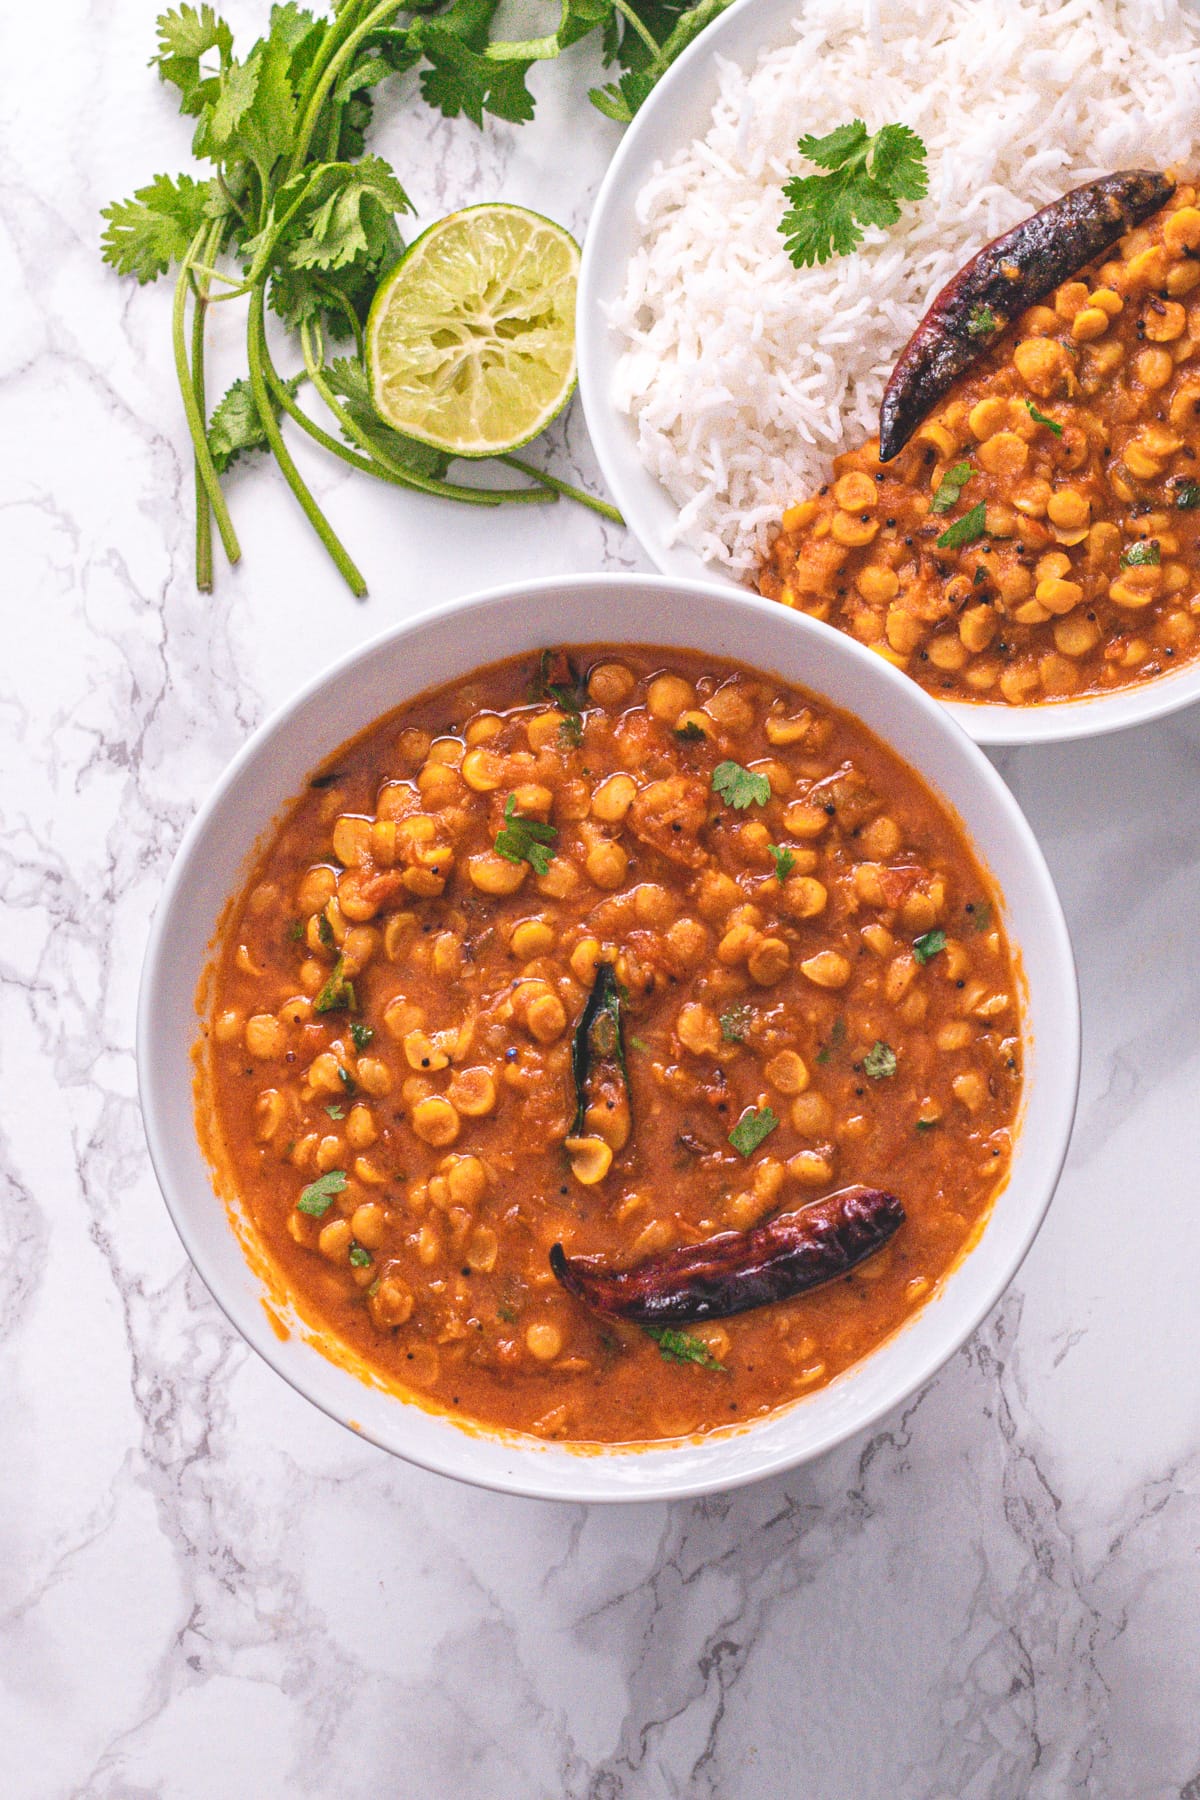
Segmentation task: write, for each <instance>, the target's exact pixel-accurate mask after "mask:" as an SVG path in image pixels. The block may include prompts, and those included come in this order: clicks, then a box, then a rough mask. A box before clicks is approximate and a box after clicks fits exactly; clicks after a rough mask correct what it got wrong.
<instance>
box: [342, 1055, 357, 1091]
mask: <svg viewBox="0 0 1200 1800" xmlns="http://www.w3.org/2000/svg"><path fill="white" fill-rule="evenodd" d="M338 1080H339V1081H340V1082H341V1084H342V1086H343V1087H344V1088H345V1090H346V1094H347V1096H348V1097H349V1098H351V1099H352V1098H353V1097H354V1095H355V1094H357V1092H358V1083H357V1082H356V1081H355V1079H354V1077H353V1075H352V1074H351V1073H350V1071H349V1069H348V1068H347V1067H346V1066H345V1064H344V1063H339V1064H338Z"/></svg>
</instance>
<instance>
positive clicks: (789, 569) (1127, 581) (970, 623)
mask: <svg viewBox="0 0 1200 1800" xmlns="http://www.w3.org/2000/svg"><path fill="white" fill-rule="evenodd" d="M1164 198H1165V204H1163V201H1164ZM1197 198H1198V196H1197V190H1196V188H1195V187H1194V186H1192V185H1190V184H1188V185H1179V186H1176V185H1175V184H1174V182H1173V181H1172V180H1171V179H1170V178H1168V177H1165V176H1160V175H1157V174H1154V173H1153V172H1146V171H1130V172H1127V173H1125V174H1123V175H1117V176H1110V177H1106V178H1104V180H1103V181H1099V182H1095V183H1092V184H1090V185H1089V186H1088V187H1086V188H1081V189H1076V190H1075V191H1074V192H1073V193H1072V194H1068V195H1066V196H1064V198H1063V199H1062V200H1061V201H1059V202H1056V203H1055V204H1054V206H1052V207H1048V208H1046V209H1044V211H1043V212H1042V213H1040V214H1037V215H1035V216H1034V217H1033V218H1032V219H1029V220H1026V221H1025V222H1024V223H1023V225H1021V226H1018V227H1017V228H1016V230H1015V231H1014V232H1012V233H1010V234H1008V236H1007V237H1006V238H1004V239H999V240H997V241H996V244H995V245H993V246H988V247H987V248H986V249H985V250H984V251H983V252H982V253H981V255H980V257H978V258H976V259H975V261H974V262H973V263H972V264H969V265H968V266H967V268H966V269H965V270H963V271H962V272H961V273H960V275H959V276H958V277H957V278H956V279H955V281H954V282H952V283H951V284H950V286H949V287H947V288H946V289H945V290H944V291H943V293H942V294H941V295H939V296H938V299H937V301H935V303H934V306H933V307H932V308H931V310H930V313H929V314H928V315H927V317H926V320H925V321H924V322H923V324H922V326H921V327H920V328H919V330H918V332H917V333H916V334H915V336H914V338H913V340H912V342H911V343H910V345H909V346H908V348H907V349H906V351H905V353H904V355H903V356H902V357H901V359H900V362H899V364H898V365H897V368H896V372H895V374H894V375H893V377H892V380H891V382H890V383H889V387H888V392H887V394H886V395H885V397H884V404H883V409H882V414H881V420H882V432H883V439H884V442H883V445H882V456H883V458H884V460H882V461H881V445H880V440H879V439H877V438H876V439H872V440H870V441H869V442H868V443H866V444H864V445H863V446H862V447H861V448H860V449H856V450H852V451H850V452H848V453H847V454H845V455H843V456H841V457H839V458H837V460H836V462H835V464H834V471H833V479H832V481H831V482H830V483H829V484H828V485H827V486H825V487H823V488H822V489H821V491H820V493H819V494H817V495H815V496H814V497H813V498H811V499H808V500H804V501H801V502H800V503H799V504H797V505H795V506H793V507H791V508H790V509H789V510H788V511H787V512H786V513H785V515H784V519H783V529H782V531H781V533H780V535H779V537H778V538H777V540H776V542H775V544H774V545H773V547H772V550H771V553H770V555H769V557H768V559H767V561H766V563H765V564H764V566H763V569H762V571H761V573H760V577H759V587H760V589H761V591H762V592H763V593H764V594H766V595H768V596H769V597H771V598H772V599H776V600H781V601H783V602H784V603H785V604H786V605H789V606H796V607H799V608H800V609H801V610H802V611H804V612H807V613H809V614H810V615H812V616H813V617H815V618H819V619H825V620H829V621H830V622H831V623H833V624H835V625H837V626H839V627H840V628H841V629H842V630H844V631H846V632H848V633H849V634H850V635H851V636H853V637H856V638H858V639H859V640H860V642H862V643H866V644H869V645H870V646H871V647H872V648H873V649H875V650H877V651H878V652H879V653H880V654H881V655H883V656H885V657H886V658H887V659H888V661H890V662H892V663H894V664H895V665H896V666H897V667H899V668H902V669H904V670H905V671H906V672H907V673H908V674H909V675H911V676H913V677H914V678H915V679H916V680H917V681H919V682H920V684H921V685H922V686H923V687H925V688H927V689H928V690H929V691H930V692H932V693H934V694H936V695H938V696H939V697H941V698H943V699H951V700H960V701H993V702H1000V703H1006V704H1008V705H1011V706H1025V705H1030V704H1035V703H1038V702H1041V701H1047V700H1064V699H1069V698H1071V697H1073V696H1077V695H1079V696H1082V695H1088V694H1105V693H1110V692H1112V691H1113V690H1115V689H1119V688H1122V687H1127V686H1129V685H1130V684H1131V683H1135V682H1141V681H1144V680H1147V679H1149V678H1150V677H1153V676H1157V675H1161V674H1163V673H1164V672H1166V671H1168V670H1169V669H1171V668H1172V667H1174V666H1176V665H1177V664H1178V663H1180V662H1182V661H1184V660H1185V659H1188V658H1191V657H1194V656H1195V655H1196V652H1197V648H1198V647H1200V205H1198V204H1197ZM1151 209H1153V210H1151ZM1147 215H1148V216H1147ZM1135 221H1136V222H1135ZM1127 227H1129V228H1128V229H1126V228H1127ZM1106 240H1107V242H1108V247H1107V249H1106V251H1105V253H1104V254H1102V255H1099V256H1095V257H1094V258H1092V259H1091V260H1087V257H1088V254H1089V253H1090V251H1091V250H1092V248H1093V247H1094V245H1095V244H1096V243H1097V242H1103V241H1106ZM1114 240H1115V241H1114ZM1064 276H1065V278H1063V277H1064ZM1035 297H1036V303H1033V304H1030V301H1031V300H1033V299H1034V298H1035ZM964 371H965V372H964ZM918 420H919V421H920V422H919V423H918V422H917V421H918Z"/></svg>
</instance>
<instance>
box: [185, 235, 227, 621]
mask: <svg viewBox="0 0 1200 1800" xmlns="http://www.w3.org/2000/svg"><path fill="white" fill-rule="evenodd" d="M221 231H222V222H221V221H220V220H217V221H215V222H214V224H213V225H212V226H211V228H210V230H209V233H208V242H207V244H206V245H205V247H204V255H205V257H206V258H208V257H210V256H213V255H214V254H215V252H216V250H217V247H218V245H219V243H220V240H221ZM192 280H193V284H194V288H195V298H194V299H193V302H192V391H193V393H194V394H195V396H196V405H197V406H198V407H199V409H200V417H201V418H202V419H204V420H205V421H206V423H207V419H208V406H207V404H206V401H205V395H204V326H205V322H206V315H207V312H208V277H207V272H206V271H205V270H204V269H203V268H202V266H201V265H200V264H196V263H194V264H193V265H192ZM192 468H193V472H194V480H195V488H196V586H197V587H198V588H199V590H200V592H201V593H202V594H211V593H212V587H213V553H212V507H211V506H210V505H209V501H208V494H207V492H206V490H205V487H204V477H203V476H202V475H201V473H200V464H199V461H198V460H197V459H196V458H195V457H193V459H192Z"/></svg>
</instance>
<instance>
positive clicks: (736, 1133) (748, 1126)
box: [729, 1106, 779, 1156]
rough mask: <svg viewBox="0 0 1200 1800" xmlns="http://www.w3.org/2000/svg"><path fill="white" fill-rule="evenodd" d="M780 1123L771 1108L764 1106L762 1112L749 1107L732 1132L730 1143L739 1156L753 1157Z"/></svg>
mask: <svg viewBox="0 0 1200 1800" xmlns="http://www.w3.org/2000/svg"><path fill="white" fill-rule="evenodd" d="M778 1123H779V1120H778V1119H777V1118H776V1117H775V1114H774V1113H773V1112H772V1111H771V1108H770V1107H769V1106H764V1107H763V1108H762V1109H761V1111H760V1110H759V1109H758V1108H757V1107H754V1106H751V1107H748V1108H747V1110H746V1111H745V1112H744V1113H743V1114H742V1116H741V1118H740V1119H739V1120H738V1122H737V1124H736V1125H735V1126H734V1128H733V1130H732V1131H731V1132H730V1134H729V1142H730V1143H731V1144H732V1145H733V1147H734V1149H735V1150H736V1151H737V1153H738V1155H739V1156H753V1155H754V1152H755V1151H756V1150H757V1149H758V1146H759V1145H760V1144H761V1143H762V1142H763V1141H764V1139H766V1138H769V1137H770V1135H771V1133H772V1132H773V1131H774V1129H775V1127H776V1126H777V1125H778Z"/></svg>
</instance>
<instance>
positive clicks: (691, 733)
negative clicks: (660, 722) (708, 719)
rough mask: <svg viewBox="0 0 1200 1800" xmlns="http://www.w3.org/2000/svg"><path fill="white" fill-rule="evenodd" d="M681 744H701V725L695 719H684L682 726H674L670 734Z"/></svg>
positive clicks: (703, 737) (702, 730)
mask: <svg viewBox="0 0 1200 1800" xmlns="http://www.w3.org/2000/svg"><path fill="white" fill-rule="evenodd" d="M671 736H672V737H677V738H678V739H679V741H680V743H681V744H702V743H703V742H704V739H705V731H704V727H703V725H701V724H700V722H699V720H697V719H685V720H684V722H683V724H682V725H676V726H675V728H674V730H673V731H672V733H671Z"/></svg>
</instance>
